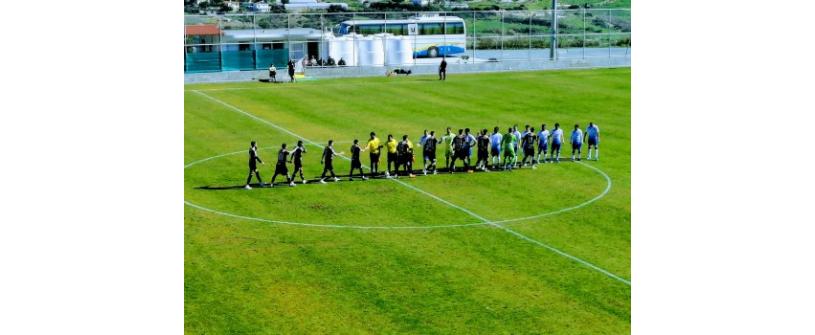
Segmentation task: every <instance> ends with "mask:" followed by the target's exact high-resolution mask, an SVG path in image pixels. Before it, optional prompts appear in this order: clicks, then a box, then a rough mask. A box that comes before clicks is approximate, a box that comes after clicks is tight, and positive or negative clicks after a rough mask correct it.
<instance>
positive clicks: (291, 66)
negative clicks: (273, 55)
mask: <svg viewBox="0 0 815 335" xmlns="http://www.w3.org/2000/svg"><path fill="white" fill-rule="evenodd" d="M288 68H289V82H292V83H293V82H294V61H293V60H291V59H289V64H288Z"/></svg>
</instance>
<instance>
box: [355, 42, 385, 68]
mask: <svg viewBox="0 0 815 335" xmlns="http://www.w3.org/2000/svg"><path fill="white" fill-rule="evenodd" d="M357 42H358V43H357V57H358V62H357V64H358V65H360V66H383V65H385V46H384V44H383V43H384V39H383V38H382V36H368V37H363V38H359V39H357Z"/></svg>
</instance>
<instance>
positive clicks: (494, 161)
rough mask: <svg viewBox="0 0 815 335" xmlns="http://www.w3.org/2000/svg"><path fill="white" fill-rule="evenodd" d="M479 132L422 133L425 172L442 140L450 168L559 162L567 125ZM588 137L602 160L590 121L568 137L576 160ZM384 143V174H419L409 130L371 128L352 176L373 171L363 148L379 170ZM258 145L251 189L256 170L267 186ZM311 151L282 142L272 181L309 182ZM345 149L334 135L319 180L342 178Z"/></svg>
mask: <svg viewBox="0 0 815 335" xmlns="http://www.w3.org/2000/svg"><path fill="white" fill-rule="evenodd" d="M477 135H478V136H475V135H473V134H472V133H471V132H470V128H464V129H459V130H458V134H455V133H453V132H452V128H450V127H447V129H446V133H445V135H443V136H441V138H438V137H437V136H436V132H435V131H430V132H429V133H428V131H427V130H425V131H424V133H423V135H422V137H421V138H419V146H420V147H421V148H422V150H421V152H422V158H423V159H422V161H423V167H422V174H424V175H427V174H428V173H431V174H437V173H438V168H437V160H436V149H437V148H438V147H439V146H441V147H442V148H443V149H444V157H445V162H444V166H445V167H446V168H447V171H448V172H449V173H453V172H455V171H456V161H461V162H462V164H463V171H466V172H473V171H474V170H481V171H485V172H489V171H490V170H512V169H515V168H522V167H524V166H531V168H532V169H535V168H537V165H538V164H539V163H547V162H552V163H558V162H560V150H561V146H562V144H563V143H564V137H563V129H562V128H560V124H559V123H555V126H554V128H553V129H552V130H551V131H550V130H548V129H546V124H542V125H541V127H540V130H539V131H537V132H536V130H535V128H534V127H530V126H529V125H526V126H525V127H524V131H523V132H520V131H519V129H518V125H514V126H512V127H509V128H507V131H506V133H501V132H500V128H499V127H498V126H496V127H494V128H493V132H492V134H491V135H489V134H487V129H486V128H484V129H482V130H481V132H480V133H479V134H477ZM584 141H586V142H587V143H588V155H587V157H586V159H589V160H591V159H592V151H591V149H592V148H594V160H599V159H600V149H599V145H600V128H599V127H598V126H597V125H595V124H594V123H592V122H589V126H588V127H587V128H586V131H585V133H584V132H583V131H582V130H581V129H580V125H578V124H575V125H574V130H572V133H571V136H570V138H569V143H570V144H571V146H572V153H571V160H572V161H575V160H576V161H579V160H580V159H581V156H582V147H583V142H584ZM473 148H476V163H475V165H474V168H471V166H473V165H472V164H471V161H470V157H471V156H472V151H473ZM383 149H384V150H386V153H387V169H386V170H385V171H384V174H383V175H384V177H385V178H398V177H399V175H400V172H401V173H402V174H404V175H406V176H410V177H414V176H415V175H414V174H413V172H414V169H413V163H414V161H415V158H414V145H413V142H411V141H410V139H409V138H408V135H402V140H401V141H396V139H395V138H394V137H393V135H390V134H388V139H387V141H386V142H385V144H384V145H383V144H382V142H381V141H380V140H379V138H378V137H376V133H374V132H371V133H370V139H369V140H368V143H367V144H366V145H365V147H362V146H360V144H359V140H357V139H354V142H353V144H352V145H351V148H350V151H351V171H350V172H349V173H348V178H349V180H354V176H355V175H354V171H355V170H358V172H359V174H358V177H359V178H360V179H362V180H368V177H367V176H365V173H364V172H363V171H362V161H361V160H360V155H361V153H362V152H364V151H369V157H370V173H369V176H377V175H379V158H380V153H381V151H382V150H383ZM536 149H537V150H536ZM257 151H258V150H257V143H256V142H255V141H252V142H251V146H250V148H249V176H247V178H246V185H245V186H244V188H246V189H251V187H250V186H249V184H250V182H251V181H252V175H254V176H255V177H256V178H257V180H258V183H259V185H260V186H261V187H263V186H265V184H264V183H263V180H262V179H261V177H260V172H259V171H258V169H257V163H261V164H263V161H262V160H261V159H260V156H259V155H258V152H257ZM536 151H537V152H536ZM306 152H307V151H306V148H305V146H304V145H303V141H302V140H300V141H297V147H295V148H294V150H291V151H289V150H288V149H287V148H286V144H285V143H283V144H282V145H281V148H280V150H278V152H277V164H276V165H275V172H274V175H273V176H272V179H271V181H270V182H269V185H270V186H274V182H275V179H276V178H277V176H278V175H282V176H284V177H285V178H286V182H287V183H288V184H289V186H295V183H294V182H295V178H296V177H297V174H299V175H300V179H301V180H302V183H303V184H305V183H307V182H308V181H307V180H306V178H305V177H304V176H303V154H305V153H306ZM342 154H343V153H342V152H339V153H338V152H336V150H334V140H329V141H328V145H327V146H325V147H324V148H323V152H322V156H321V157H320V164H322V165H323V173H322V175H321V176H320V179H319V182H320V183H323V184H325V183H326V178H327V177H329V176H330V178H331V179H333V180H334V181H339V180H340V178H339V177H337V175H336V174H335V173H334V159H335V158H336V157H337V156H340V155H342ZM521 155H522V158H521V160H520V161H519V160H518V157H521ZM547 155H548V157H547ZM287 162H288V163H293V164H294V171H293V172H292V173H291V176H290V175H289V170H288V167H287ZM391 167H393V169H392V168H391Z"/></svg>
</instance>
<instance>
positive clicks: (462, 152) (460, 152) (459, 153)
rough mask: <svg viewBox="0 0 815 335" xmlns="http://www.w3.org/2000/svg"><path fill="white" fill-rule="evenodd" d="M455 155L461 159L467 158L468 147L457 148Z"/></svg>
mask: <svg viewBox="0 0 815 335" xmlns="http://www.w3.org/2000/svg"><path fill="white" fill-rule="evenodd" d="M455 156H456V157H458V158H459V159H465V158H467V156H469V155H467V149H459V150H456V154H455Z"/></svg>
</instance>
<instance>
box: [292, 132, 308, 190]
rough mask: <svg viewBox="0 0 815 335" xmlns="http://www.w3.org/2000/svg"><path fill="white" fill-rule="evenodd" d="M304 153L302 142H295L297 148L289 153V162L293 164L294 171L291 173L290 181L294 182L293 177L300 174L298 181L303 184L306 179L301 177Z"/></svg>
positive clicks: (304, 148)
mask: <svg viewBox="0 0 815 335" xmlns="http://www.w3.org/2000/svg"><path fill="white" fill-rule="evenodd" d="M304 153H306V147H305V146H303V141H302V140H301V141H297V147H296V148H294V150H292V152H291V161H290V162H294V171H293V172H292V173H291V181H292V182H294V177H296V176H297V173H298V172H299V173H300V179H302V180H303V184H305V183H306V182H307V181H306V177H304V176H303V154H304Z"/></svg>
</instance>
